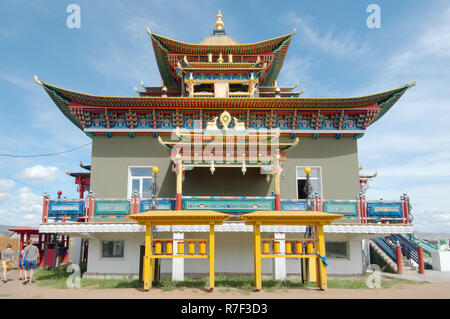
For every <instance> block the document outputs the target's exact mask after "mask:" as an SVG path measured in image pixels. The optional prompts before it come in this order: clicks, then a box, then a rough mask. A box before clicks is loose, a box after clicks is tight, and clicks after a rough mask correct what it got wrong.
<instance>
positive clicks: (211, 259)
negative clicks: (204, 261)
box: [209, 224, 215, 292]
mask: <svg viewBox="0 0 450 319" xmlns="http://www.w3.org/2000/svg"><path fill="white" fill-rule="evenodd" d="M214 246H215V244H214V224H210V225H209V291H210V292H212V291H213V290H214V259H215V254H214Z"/></svg>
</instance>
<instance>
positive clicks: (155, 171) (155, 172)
mask: <svg viewBox="0 0 450 319" xmlns="http://www.w3.org/2000/svg"><path fill="white" fill-rule="evenodd" d="M152 172H153V174H158V173H159V168H158V167H157V166H155V167H153V169H152Z"/></svg>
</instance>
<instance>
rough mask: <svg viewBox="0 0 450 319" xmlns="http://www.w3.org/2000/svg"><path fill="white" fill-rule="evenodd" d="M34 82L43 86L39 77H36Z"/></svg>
mask: <svg viewBox="0 0 450 319" xmlns="http://www.w3.org/2000/svg"><path fill="white" fill-rule="evenodd" d="M34 82H36V83H37V84H39V85H42V82H41V81H40V80H39V79H38V77H37V75H36V74H35V75H34Z"/></svg>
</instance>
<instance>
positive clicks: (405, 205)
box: [402, 193, 409, 224]
mask: <svg viewBox="0 0 450 319" xmlns="http://www.w3.org/2000/svg"><path fill="white" fill-rule="evenodd" d="M402 197H403V201H402V202H403V206H402V207H403V210H402V215H403V216H402V217H403V224H408V223H409V198H408V195H407V194H406V193H404V194H403V196H402Z"/></svg>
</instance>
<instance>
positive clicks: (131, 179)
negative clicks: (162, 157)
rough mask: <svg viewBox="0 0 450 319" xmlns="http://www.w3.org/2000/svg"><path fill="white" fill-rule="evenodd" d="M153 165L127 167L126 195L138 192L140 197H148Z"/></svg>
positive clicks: (149, 195) (129, 195)
mask: <svg viewBox="0 0 450 319" xmlns="http://www.w3.org/2000/svg"><path fill="white" fill-rule="evenodd" d="M152 169H153V166H148V167H129V168H128V197H131V195H132V194H133V193H138V194H139V195H140V196H141V197H142V198H150V197H151V192H150V186H152V183H153V171H152Z"/></svg>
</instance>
